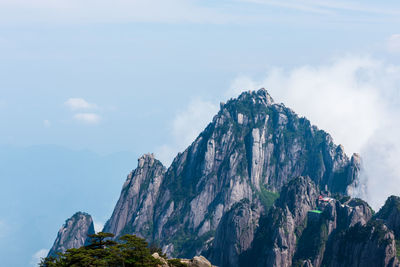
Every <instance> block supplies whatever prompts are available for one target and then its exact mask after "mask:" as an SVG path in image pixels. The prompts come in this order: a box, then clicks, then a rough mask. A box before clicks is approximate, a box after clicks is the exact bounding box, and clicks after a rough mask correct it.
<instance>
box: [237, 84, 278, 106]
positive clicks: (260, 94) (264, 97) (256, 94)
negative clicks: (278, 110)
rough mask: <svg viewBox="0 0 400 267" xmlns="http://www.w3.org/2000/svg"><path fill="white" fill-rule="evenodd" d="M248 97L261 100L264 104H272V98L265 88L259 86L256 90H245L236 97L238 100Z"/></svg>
mask: <svg viewBox="0 0 400 267" xmlns="http://www.w3.org/2000/svg"><path fill="white" fill-rule="evenodd" d="M248 97H251V98H253V99H255V100H257V99H258V100H261V102H263V103H264V104H266V105H272V104H274V99H273V98H272V97H271V95H270V94H269V93H268V91H267V90H266V89H265V88H260V89H258V90H250V91H245V92H243V93H241V94H240V95H239V97H238V98H237V99H238V100H243V99H246V98H248Z"/></svg>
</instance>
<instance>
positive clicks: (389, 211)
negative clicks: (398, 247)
mask: <svg viewBox="0 0 400 267" xmlns="http://www.w3.org/2000/svg"><path fill="white" fill-rule="evenodd" d="M376 218H378V219H381V220H383V221H384V222H385V223H386V225H387V226H388V227H389V229H391V230H392V231H393V232H394V234H395V235H396V238H397V239H399V238H400V197H396V196H390V197H389V198H388V199H387V200H386V202H385V205H383V207H382V208H381V210H380V211H379V212H378V213H377V214H376Z"/></svg>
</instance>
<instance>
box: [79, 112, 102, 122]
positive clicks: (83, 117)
mask: <svg viewBox="0 0 400 267" xmlns="http://www.w3.org/2000/svg"><path fill="white" fill-rule="evenodd" d="M74 119H75V120H77V121H79V122H82V123H85V124H92V125H93V124H98V123H99V122H100V121H101V117H100V116H99V115H98V114H96V113H77V114H75V115H74Z"/></svg>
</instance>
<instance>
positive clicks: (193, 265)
mask: <svg viewBox="0 0 400 267" xmlns="http://www.w3.org/2000/svg"><path fill="white" fill-rule="evenodd" d="M152 256H153V257H154V258H155V259H158V260H160V261H161V262H162V265H161V267H173V266H175V265H174V264H173V263H171V262H168V261H167V260H166V259H164V258H163V257H161V256H160V255H159V254H158V253H154V254H153V255H152ZM174 260H178V261H180V262H181V263H183V264H186V266H188V267H216V266H214V265H211V263H210V262H209V261H208V260H207V259H206V258H204V257H203V256H195V257H193V259H191V260H189V259H174Z"/></svg>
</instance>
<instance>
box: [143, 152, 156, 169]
mask: <svg viewBox="0 0 400 267" xmlns="http://www.w3.org/2000/svg"><path fill="white" fill-rule="evenodd" d="M154 164H157V165H158V164H161V165H162V163H161V162H160V161H159V160H157V159H156V158H155V156H154V154H153V153H146V154H143V155H142V156H141V157H140V158H139V159H138V167H139V168H144V167H145V166H147V167H152V166H153V165H154Z"/></svg>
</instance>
